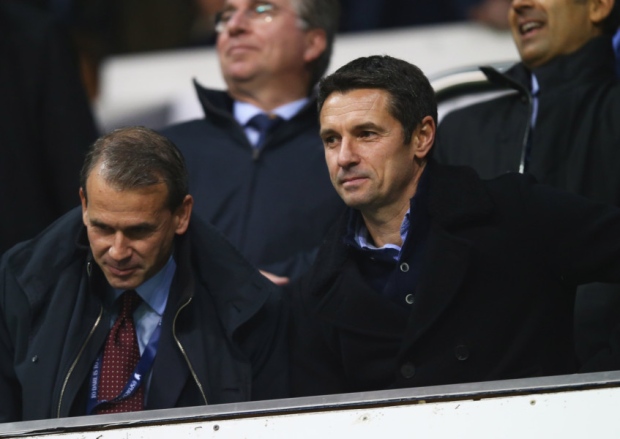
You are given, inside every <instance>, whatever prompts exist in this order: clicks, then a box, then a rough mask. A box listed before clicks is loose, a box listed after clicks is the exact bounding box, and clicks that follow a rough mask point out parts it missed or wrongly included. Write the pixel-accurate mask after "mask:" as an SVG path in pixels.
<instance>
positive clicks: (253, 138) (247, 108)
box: [233, 98, 310, 146]
mask: <svg viewBox="0 0 620 439" xmlns="http://www.w3.org/2000/svg"><path fill="white" fill-rule="evenodd" d="M309 101H310V99H309V98H302V99H298V100H296V101H293V102H289V103H288V104H284V105H281V106H279V107H277V108H275V109H273V110H272V111H270V112H269V113H270V114H277V115H278V116H280V117H281V118H282V119H284V120H289V119H292V118H293V117H295V115H296V114H297V113H299V112H300V111H301V109H302V108H303V107H305V106H306V104H307V103H308V102H309ZM260 113H265V112H264V111H263V110H261V109H260V108H258V107H257V106H255V105H252V104H248V103H247V102H240V101H235V103H234V106H233V115H234V116H235V119H236V120H237V122H239V125H241V126H242V127H243V129H244V131H245V135H246V136H247V138H248V140H249V141H250V143H251V144H252V145H254V146H256V144H257V143H258V137H259V133H258V131H257V130H256V128H254V127H251V126H247V123H248V121H249V120H250V119H252V118H253V117H254V116H256V115H257V114H260Z"/></svg>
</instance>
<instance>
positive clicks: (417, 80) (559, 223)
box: [290, 56, 620, 396]
mask: <svg viewBox="0 0 620 439" xmlns="http://www.w3.org/2000/svg"><path fill="white" fill-rule="evenodd" d="M318 99H319V108H320V110H319V111H320V124H321V131H320V133H321V137H322V139H323V143H324V147H325V157H326V161H327V166H328V169H329V172H330V176H331V180H332V184H333V185H334V187H335V188H336V191H337V192H338V194H339V195H340V196H341V197H342V198H343V200H344V201H345V203H346V204H347V205H348V206H349V207H350V209H349V210H348V212H347V213H346V215H345V216H344V217H343V218H342V219H341V220H340V222H339V223H338V224H337V225H336V227H335V228H334V229H333V230H332V231H331V232H330V234H329V235H328V237H327V239H326V241H325V244H324V245H323V246H322V247H321V249H320V251H319V255H318V257H317V262H316V263H315V265H314V267H313V269H312V270H311V271H310V273H309V274H308V277H307V279H305V281H304V282H303V283H302V286H301V288H299V289H298V290H295V291H293V292H292V295H291V309H292V316H291V337H292V338H291V340H290V349H291V359H292V370H291V374H292V391H293V395H295V396H302V395H316V394H325V393H337V392H355V391H368V390H380V389H388V388H396V387H413V386H429V385H439V384H452V383H463V382H472V381H485V380H498V379H509V378H523V377H532V376H542V375H554V374H565V373H572V372H575V371H577V361H576V358H575V354H574V349H573V337H572V326H573V320H572V310H573V302H574V297H575V288H576V285H577V284H580V283H583V282H588V281H593V280H610V281H617V280H620V210H618V209H617V208H614V207H611V206H607V205H603V204H596V203H594V202H592V201H589V200H587V199H585V198H581V197H578V196H575V195H571V194H568V193H565V192H560V191H558V190H556V189H553V188H551V187H549V186H545V185H540V184H536V183H535V182H534V181H533V179H532V178H531V177H526V176H523V175H519V174H508V175H506V176H503V177H500V178H497V179H495V180H491V181H483V180H481V179H480V178H479V177H478V176H477V175H476V173H475V171H473V170H472V169H471V168H468V167H452V166H442V165H439V164H437V163H435V162H433V161H432V160H430V159H429V153H430V151H431V148H432V146H433V142H434V139H435V120H436V115H437V109H436V105H435V102H434V95H433V90H432V88H431V86H430V84H429V82H428V80H427V79H426V78H425V77H424V75H423V74H422V72H421V71H420V70H419V69H417V68H416V67H415V66H412V65H411V64H408V63H406V62H404V61H400V60H396V59H394V58H390V57H378V56H374V57H369V58H360V59H357V60H355V61H352V62H351V63H349V64H347V65H346V66H344V67H342V68H341V69H339V70H338V71H337V72H336V73H334V74H333V75H331V76H328V77H327V78H326V79H324V80H323V81H322V82H321V84H320V90H319V98H318ZM616 364H618V363H616Z"/></svg>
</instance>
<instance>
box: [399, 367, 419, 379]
mask: <svg viewBox="0 0 620 439" xmlns="http://www.w3.org/2000/svg"><path fill="white" fill-rule="evenodd" d="M400 373H401V375H402V376H403V377H405V378H407V379H409V378H413V376H414V375H415V366H414V365H413V364H411V363H405V364H403V365H402V366H401V367H400Z"/></svg>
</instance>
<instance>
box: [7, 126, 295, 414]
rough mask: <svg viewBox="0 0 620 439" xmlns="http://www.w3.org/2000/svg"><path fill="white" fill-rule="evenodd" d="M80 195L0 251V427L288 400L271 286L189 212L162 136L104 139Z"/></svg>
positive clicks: (181, 177)
mask: <svg viewBox="0 0 620 439" xmlns="http://www.w3.org/2000/svg"><path fill="white" fill-rule="evenodd" d="M79 195H80V199H81V201H82V206H81V208H80V207H78V208H76V209H74V210H72V211H70V212H68V213H67V214H65V215H64V216H63V217H61V218H60V219H59V220H58V221H56V222H55V223H54V224H53V225H52V226H50V227H49V228H48V229H47V230H46V231H45V232H44V233H42V234H40V235H39V236H37V237H36V238H34V239H32V240H30V241H26V242H23V243H21V244H18V245H16V246H15V247H13V248H12V249H11V250H9V251H8V252H7V253H5V255H4V256H3V257H2V259H1V260H0V423H2V422H14V421H25V420H33V419H47V418H58V417H67V416H82V415H89V414H105V413H120V412H129V411H140V410H151V409H164V408H173V407H188V406H197V405H207V404H221V403H233V402H241V401H249V400H259V399H270V398H282V397H286V396H287V395H288V382H287V376H288V375H287V365H286V356H285V350H284V349H285V347H286V346H285V332H286V331H285V326H284V318H285V314H284V313H283V312H282V305H281V301H280V295H279V293H278V292H277V291H275V287H274V285H273V284H271V283H270V282H269V281H268V280H267V279H265V278H264V277H263V276H262V275H261V274H260V273H259V272H258V271H257V270H256V269H255V268H254V267H253V266H252V265H251V264H249V263H248V262H247V261H246V260H245V259H244V258H243V257H242V256H241V255H240V254H239V253H238V252H237V250H235V249H234V248H233V247H232V246H231V245H230V244H229V243H228V242H227V241H226V239H224V238H223V237H222V236H221V234H220V233H219V232H217V231H216V230H215V229H214V228H213V227H212V226H210V225H207V224H205V223H203V222H201V221H200V220H199V219H198V218H195V217H192V215H191V213H192V207H193V199H192V196H191V195H189V193H188V185H187V169H186V167H185V163H184V161H183V157H182V156H181V154H180V152H179V151H178V149H177V148H176V147H175V146H174V145H173V144H172V143H171V142H170V141H169V140H168V139H166V138H164V137H162V136H160V135H159V134H157V133H155V132H153V131H151V130H149V129H146V128H142V127H129V128H124V129H119V130H116V131H113V132H112V133H110V134H107V135H105V136H103V137H101V138H100V139H98V140H97V141H96V142H95V143H94V144H93V146H92V148H91V150H90V151H89V153H88V154H87V156H86V159H85V161H84V165H83V168H82V172H81V187H80V190H79Z"/></svg>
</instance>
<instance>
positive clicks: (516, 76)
mask: <svg viewBox="0 0 620 439" xmlns="http://www.w3.org/2000/svg"><path fill="white" fill-rule="evenodd" d="M614 61H615V57H614V52H613V46H612V41H611V38H610V37H608V36H600V37H596V38H593V39H592V40H590V41H589V42H588V43H586V44H585V45H584V46H583V47H581V48H580V49H578V50H577V51H575V52H573V53H571V54H569V55H562V56H558V57H556V58H554V59H553V60H551V61H549V62H548V63H546V64H545V65H543V66H541V67H538V68H536V69H534V70H532V71H530V70H529V69H528V68H527V67H525V65H524V64H523V63H518V64H515V65H514V66H512V67H511V68H510V69H509V70H508V71H506V73H505V74H504V73H501V72H499V71H497V70H495V69H493V68H492V67H482V68H481V70H482V72H483V73H484V74H485V75H486V76H487V78H488V79H489V81H491V82H493V83H495V84H498V85H502V86H504V87H509V88H513V89H516V90H519V91H521V92H525V93H528V94H529V90H530V85H531V79H530V77H531V74H532V73H534V74H535V75H536V79H537V80H538V84H539V85H540V90H541V93H543V92H547V91H548V90H559V89H562V90H563V89H565V88H567V87H574V86H576V85H578V84H584V83H589V82H592V81H609V80H613V79H614V77H615V70H614V69H615V65H614Z"/></svg>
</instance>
